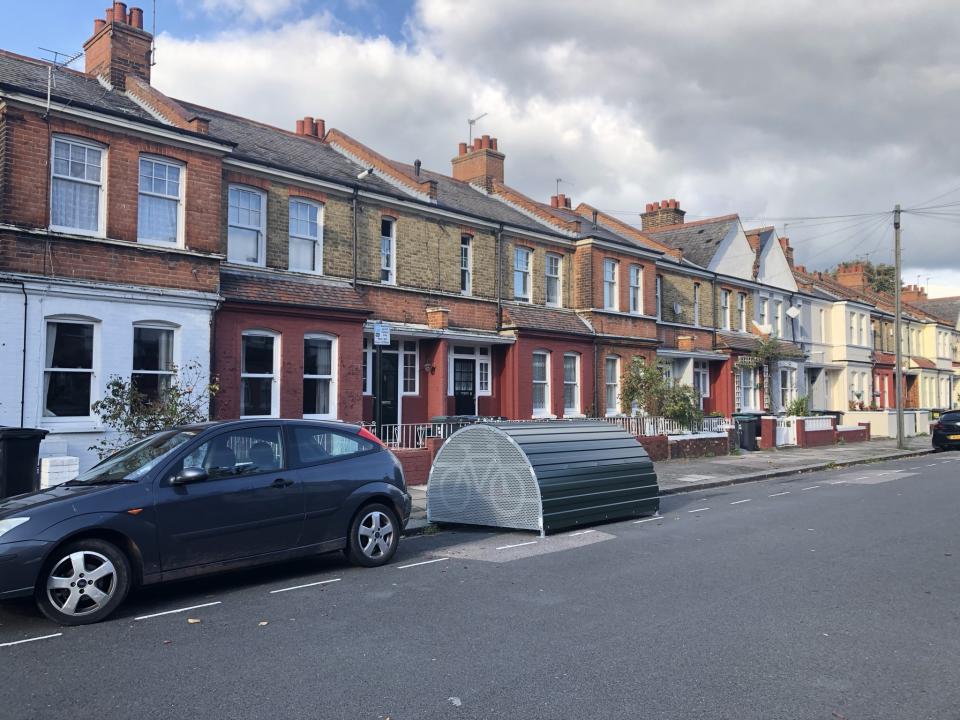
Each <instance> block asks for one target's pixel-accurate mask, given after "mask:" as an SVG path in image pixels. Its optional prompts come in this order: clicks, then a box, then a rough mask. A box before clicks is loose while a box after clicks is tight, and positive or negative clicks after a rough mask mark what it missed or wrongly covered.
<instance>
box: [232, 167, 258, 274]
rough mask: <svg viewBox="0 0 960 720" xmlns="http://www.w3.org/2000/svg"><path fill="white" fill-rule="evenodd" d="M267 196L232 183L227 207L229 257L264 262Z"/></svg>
mask: <svg viewBox="0 0 960 720" xmlns="http://www.w3.org/2000/svg"><path fill="white" fill-rule="evenodd" d="M266 205H267V196H266V194H264V193H263V192H261V191H260V190H254V189H253V188H247V187H242V186H240V185H231V186H230V190H229V192H228V208H227V260H229V261H230V262H235V263H242V264H244V265H264V264H265V255H266V247H265V237H266V222H267V212H266V210H267V208H266Z"/></svg>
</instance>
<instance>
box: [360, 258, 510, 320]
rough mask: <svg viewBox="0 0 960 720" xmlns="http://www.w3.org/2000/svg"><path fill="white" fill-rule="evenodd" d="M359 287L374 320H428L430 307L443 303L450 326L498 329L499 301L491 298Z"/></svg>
mask: <svg viewBox="0 0 960 720" xmlns="http://www.w3.org/2000/svg"><path fill="white" fill-rule="evenodd" d="M400 261H401V262H402V258H401V259H400ZM360 290H361V292H362V293H363V294H364V295H365V299H366V303H367V307H369V308H370V310H371V311H372V314H371V316H370V318H371V319H372V320H390V321H393V322H406V323H420V324H426V322H427V312H426V311H427V308H428V307H437V306H442V307H445V308H448V309H449V310H450V316H449V320H450V326H451V327H459V328H473V329H478V330H496V329H497V305H496V303H493V302H490V301H482V300H471V299H469V298H457V297H452V296H449V295H438V294H430V293H426V292H422V293H413V292H409V291H403V290H397V289H394V288H390V287H374V286H361V288H360Z"/></svg>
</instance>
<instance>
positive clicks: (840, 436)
mask: <svg viewBox="0 0 960 720" xmlns="http://www.w3.org/2000/svg"><path fill="white" fill-rule="evenodd" d="M869 439H870V430H869V428H867V429H865V428H863V427H860V429H859V430H837V440H838V441H840V440H843V442H845V443H851V442H866V441H867V440H869Z"/></svg>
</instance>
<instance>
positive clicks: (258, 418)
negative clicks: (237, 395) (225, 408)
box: [240, 413, 280, 420]
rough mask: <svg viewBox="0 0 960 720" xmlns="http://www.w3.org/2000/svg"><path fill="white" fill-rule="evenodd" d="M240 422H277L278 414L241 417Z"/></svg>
mask: <svg viewBox="0 0 960 720" xmlns="http://www.w3.org/2000/svg"><path fill="white" fill-rule="evenodd" d="M240 419H241V420H279V419H280V415H279V413H278V414H276V415H241V416H240Z"/></svg>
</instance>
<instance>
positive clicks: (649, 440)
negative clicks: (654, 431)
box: [637, 435, 670, 462]
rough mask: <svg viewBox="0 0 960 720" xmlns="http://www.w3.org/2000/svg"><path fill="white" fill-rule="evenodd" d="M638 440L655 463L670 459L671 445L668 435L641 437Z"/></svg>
mask: <svg viewBox="0 0 960 720" xmlns="http://www.w3.org/2000/svg"><path fill="white" fill-rule="evenodd" d="M637 440H638V441H639V443H640V444H641V445H643V449H644V450H646V451H647V455H649V456H650V459H651V460H653V461H654V462H660V461H661V460H669V459H670V444H669V442H668V441H667V436H666V435H641V436H638V437H637Z"/></svg>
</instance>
